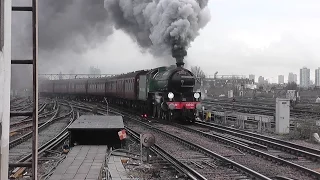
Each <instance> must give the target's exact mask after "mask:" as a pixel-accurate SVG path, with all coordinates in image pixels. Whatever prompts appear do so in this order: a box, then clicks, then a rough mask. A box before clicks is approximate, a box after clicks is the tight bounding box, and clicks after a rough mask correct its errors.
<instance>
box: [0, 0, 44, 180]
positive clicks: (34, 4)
mask: <svg viewBox="0 0 320 180" xmlns="http://www.w3.org/2000/svg"><path fill="white" fill-rule="evenodd" d="M5 1H10V0H5ZM12 11H20V12H21V11H28V12H31V13H32V44H33V52H32V59H28V60H11V64H20V65H31V66H32V68H33V73H32V76H33V86H32V87H33V88H32V90H33V110H32V111H30V112H10V116H11V117H12V116H32V119H33V127H32V131H33V133H32V161H31V162H30V163H13V164H9V166H10V167H26V166H30V165H31V166H32V179H33V180H37V168H38V0H32V6H23V7H22V6H17V7H12ZM10 13H11V12H10ZM1 179H2V178H1Z"/></svg>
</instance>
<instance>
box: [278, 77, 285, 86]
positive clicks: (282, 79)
mask: <svg viewBox="0 0 320 180" xmlns="http://www.w3.org/2000/svg"><path fill="white" fill-rule="evenodd" d="M278 84H284V75H279V76H278Z"/></svg>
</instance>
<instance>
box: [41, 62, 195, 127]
mask: <svg viewBox="0 0 320 180" xmlns="http://www.w3.org/2000/svg"><path fill="white" fill-rule="evenodd" d="M194 85H195V77H194V75H193V74H192V72H190V71H189V70H187V69H185V68H183V67H175V66H174V67H173V66H171V67H158V68H155V69H151V70H140V71H135V72H131V73H127V74H122V75H118V76H114V77H109V78H88V79H63V80H44V81H42V82H41V83H40V88H39V89H40V93H41V95H44V96H48V95H51V96H52V95H54V96H67V97H70V98H76V99H95V100H99V101H103V98H104V97H106V98H107V99H108V102H109V103H114V104H118V105H122V106H124V107H127V108H132V109H136V110H138V111H140V112H141V113H143V114H145V115H147V114H148V115H149V116H154V117H157V118H162V119H168V120H172V119H176V118H180V119H182V120H184V121H188V122H194V120H195V116H196V111H197V109H198V110H200V109H201V103H200V99H201V98H200V96H201V94H200V92H194V91H193V89H194V88H193V87H194Z"/></svg>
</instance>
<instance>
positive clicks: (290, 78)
mask: <svg viewBox="0 0 320 180" xmlns="http://www.w3.org/2000/svg"><path fill="white" fill-rule="evenodd" d="M297 81H298V78H297V74H293V73H289V76H288V83H291V82H295V83H297Z"/></svg>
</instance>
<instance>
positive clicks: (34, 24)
mask: <svg viewBox="0 0 320 180" xmlns="http://www.w3.org/2000/svg"><path fill="white" fill-rule="evenodd" d="M32 39H33V64H32V65H33V116H32V117H33V120H32V121H33V127H32V129H33V134H32V179H33V180H37V179H38V177H37V174H38V0H32Z"/></svg>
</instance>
